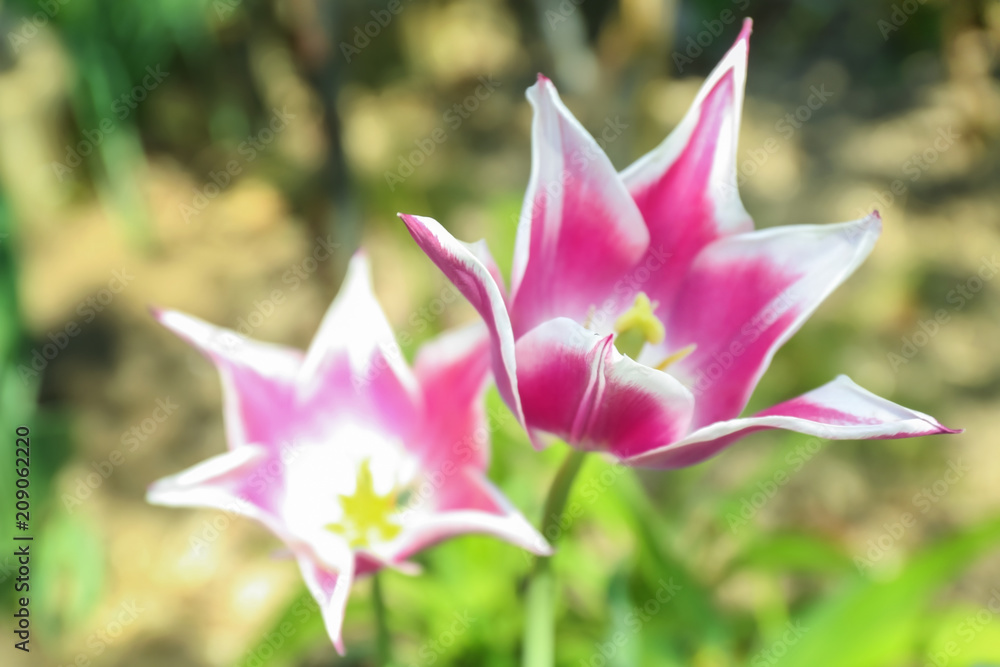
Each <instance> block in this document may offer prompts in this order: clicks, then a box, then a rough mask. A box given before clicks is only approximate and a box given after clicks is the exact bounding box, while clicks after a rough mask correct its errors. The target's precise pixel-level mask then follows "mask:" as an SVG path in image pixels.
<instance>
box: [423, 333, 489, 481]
mask: <svg viewBox="0 0 1000 667" xmlns="http://www.w3.org/2000/svg"><path fill="white" fill-rule="evenodd" d="M490 365H491V364H490V335H489V331H487V329H486V327H485V326H483V324H482V323H476V324H474V325H472V326H468V327H465V328H462V329H458V330H454V331H450V332H447V333H444V334H442V335H440V336H438V337H437V338H435V339H434V340H432V341H430V342H429V343H426V344H424V345H423V346H422V347H421V348H420V351H419V352H418V353H417V360H416V365H415V371H416V376H417V383H418V384H419V385H420V390H421V396H422V398H423V405H422V412H423V418H424V420H423V428H422V429H421V432H420V436H419V437H417V438H415V439H414V440H412V441H410V442H408V443H407V446H408V447H409V448H410V450H411V451H414V452H415V453H416V454H418V455H419V456H420V457H421V458H422V459H423V461H424V466H425V467H426V468H428V469H429V470H439V469H440V468H441V466H442V465H443V464H444V463H445V462H449V461H450V462H451V465H452V466H464V465H471V466H474V467H475V468H477V469H479V470H485V469H486V465H487V461H488V460H489V437H488V433H487V431H486V429H485V422H486V419H485V411H484V407H483V400H482V398H483V392H484V390H485V389H486V381H487V378H488V377H489V373H490ZM483 435H485V436H486V439H485V441H480V440H481V439H482V436H483Z"/></svg>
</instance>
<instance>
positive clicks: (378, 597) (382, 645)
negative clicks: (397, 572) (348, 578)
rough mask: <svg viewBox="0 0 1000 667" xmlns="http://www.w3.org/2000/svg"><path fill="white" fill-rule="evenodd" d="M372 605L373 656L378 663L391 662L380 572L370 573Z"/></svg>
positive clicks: (390, 648)
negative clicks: (373, 627)
mask: <svg viewBox="0 0 1000 667" xmlns="http://www.w3.org/2000/svg"><path fill="white" fill-rule="evenodd" d="M372 606H373V608H374V610H375V658H376V660H377V661H378V664H379V665H382V667H388V666H389V665H391V664H392V640H391V639H390V638H389V625H388V623H386V615H387V614H386V611H385V598H384V597H383V596H382V579H381V573H379V572H376V573H375V574H373V575H372Z"/></svg>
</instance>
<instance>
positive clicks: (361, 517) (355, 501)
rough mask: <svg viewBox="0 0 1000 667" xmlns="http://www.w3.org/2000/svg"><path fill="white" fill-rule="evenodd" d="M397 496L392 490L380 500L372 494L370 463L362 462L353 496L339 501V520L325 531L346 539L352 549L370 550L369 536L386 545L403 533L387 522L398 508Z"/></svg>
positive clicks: (400, 529)
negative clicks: (340, 517) (340, 511)
mask: <svg viewBox="0 0 1000 667" xmlns="http://www.w3.org/2000/svg"><path fill="white" fill-rule="evenodd" d="M398 495H399V494H398V492H397V491H396V490H395V489H394V490H392V491H390V492H389V493H388V494H387V495H384V496H380V495H378V494H377V493H375V485H374V483H373V480H372V470H371V462H370V461H368V460H365V461H364V462H362V464H361V468H360V470H359V471H358V482H357V488H356V489H355V491H354V495H351V496H341V497H340V506H341V507H342V508H343V510H344V516H343V518H342V519H341V520H340V521H338V522H337V523H331V524H329V525H327V526H326V528H327V530H331V531H333V532H334V533H337V534H338V535H342V536H343V537H345V538H347V540H348V543H349V544H350V545H351V547H353V548H357V547H366V546H370V543H371V538H372V533H373V532H374V533H375V535H376V538H375V539H378V540H381V541H383V542H388V541H389V540H392V539H393V538H394V537H396V536H397V535H399V533H400V532H401V531H402V530H403V527H402V526H400V525H399V524H397V523H393V522H392V521H391V519H392V518H393V517H394V516H395V515H396V514H397V509H398V507H399V503H398V502H397V500H398Z"/></svg>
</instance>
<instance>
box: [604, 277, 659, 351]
mask: <svg viewBox="0 0 1000 667" xmlns="http://www.w3.org/2000/svg"><path fill="white" fill-rule="evenodd" d="M655 307H656V306H655V304H654V303H653V302H651V301H650V300H649V297H648V296H646V293H645V292H639V293H638V294H637V295H636V297H635V302H634V303H633V304H632V307H631V308H629V309H628V310H626V311H625V312H624V313H622V315H621V316H620V317H619V318H618V319H617V320H616V321H615V333H616V334H617V335H616V336H615V347H616V348H618V351H619V352H621V353H622V354H625V355H628V356H629V357H631V358H632V359H638V358H639V353H640V352H641V351H642V348H643V346H644V345H645V344H646V343H652V344H653V345H656V344H658V343H662V342H663V338H664V336H666V330H665V329H664V328H663V322H661V321H660V320H659V318H658V317H656V315H655V314H654V312H653V310H654V309H655Z"/></svg>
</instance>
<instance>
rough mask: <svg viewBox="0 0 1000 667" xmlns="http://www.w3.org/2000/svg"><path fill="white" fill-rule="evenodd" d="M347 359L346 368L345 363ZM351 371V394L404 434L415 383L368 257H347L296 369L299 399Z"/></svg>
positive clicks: (360, 254) (411, 416) (411, 411)
mask: <svg viewBox="0 0 1000 667" xmlns="http://www.w3.org/2000/svg"><path fill="white" fill-rule="evenodd" d="M345 361H346V364H345ZM345 366H346V369H349V371H348V372H349V377H350V383H351V385H352V386H353V387H354V389H355V391H356V392H357V393H358V394H360V395H363V396H366V397H370V398H371V399H372V400H371V401H370V404H371V407H372V409H373V410H374V411H375V414H376V415H377V416H378V418H379V419H380V421H381V422H382V423H384V424H386V425H388V426H390V428H391V429H392V430H394V431H395V432H397V433H405V432H406V430H407V426H406V425H407V424H410V423H413V421H414V420H415V404H416V401H415V397H416V395H417V385H416V380H415V379H414V377H413V374H412V373H411V372H410V369H409V367H408V366H407V365H406V361H405V360H404V358H403V354H402V351H401V350H400V348H399V345H398V344H397V343H396V337H395V335H394V334H393V331H392V328H391V327H390V326H389V322H388V320H387V319H386V317H385V314H384V313H383V312H382V308H381V306H379V303H378V300H377V299H376V298H375V292H374V290H373V289H372V284H371V269H370V267H369V265H368V258H367V257H366V256H365V254H364V253H363V252H360V251H359V252H357V253H355V254H354V256H353V257H352V258H351V261H350V264H349V265H348V267H347V274H346V275H345V276H344V281H343V284H342V285H341V287H340V292H339V293H338V294H337V298H336V299H334V301H333V304H332V305H331V306H330V308H329V310H328V311H327V313H326V315H325V316H324V317H323V322H322V323H321V324H320V327H319V331H318V332H317V333H316V336H315V337H314V338H313V341H312V344H311V345H310V346H309V351H308V352H307V353H306V357H305V360H304V361H303V363H302V367H301V369H300V371H299V388H300V394H304V396H303V399H304V400H305V399H306V398H310V397H312V395H314V394H316V393H321V392H323V391H324V385H326V384H328V383H329V382H330V379H331V377H336V378H339V379H340V382H342V380H343V376H344V374H345Z"/></svg>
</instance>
